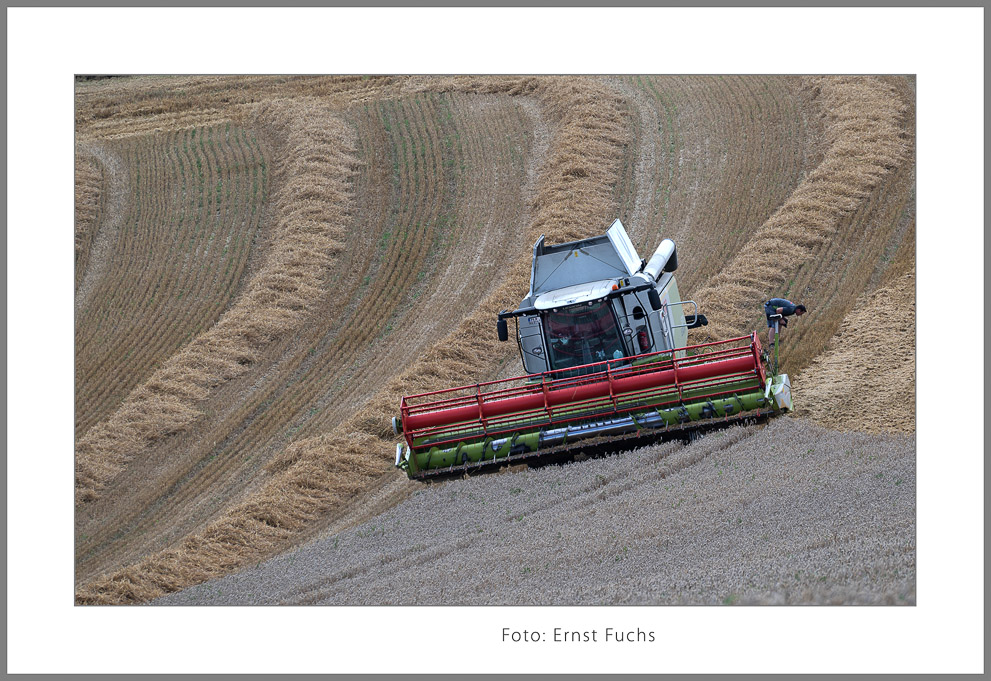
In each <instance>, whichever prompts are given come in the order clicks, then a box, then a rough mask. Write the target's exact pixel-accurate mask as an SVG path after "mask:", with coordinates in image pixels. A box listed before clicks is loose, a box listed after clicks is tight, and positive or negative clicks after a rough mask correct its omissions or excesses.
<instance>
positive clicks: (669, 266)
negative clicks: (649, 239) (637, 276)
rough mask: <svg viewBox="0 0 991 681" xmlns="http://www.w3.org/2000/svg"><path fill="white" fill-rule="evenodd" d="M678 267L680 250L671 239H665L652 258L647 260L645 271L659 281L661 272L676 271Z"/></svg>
mask: <svg viewBox="0 0 991 681" xmlns="http://www.w3.org/2000/svg"><path fill="white" fill-rule="evenodd" d="M676 269H678V251H677V250H676V249H675V246H674V242H673V241H671V239H665V240H664V241H662V242H661V245H660V246H658V247H657V250H656V251H654V255H652V256H650V260H648V261H647V265H646V267H644V268H643V272H644V274H646V275H648V276H649V277H650V278H651V279H653V280H654V281H657V280H658V278H659V277H660V276H661V272H674V271H675V270H676Z"/></svg>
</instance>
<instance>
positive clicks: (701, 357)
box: [402, 334, 755, 411]
mask: <svg viewBox="0 0 991 681" xmlns="http://www.w3.org/2000/svg"><path fill="white" fill-rule="evenodd" d="M754 337H755V335H754V334H751V335H750V336H740V337H738V338H729V339H726V340H719V341H711V342H709V343H699V344H697V345H686V346H685V347H683V348H676V349H675V350H662V351H657V352H648V353H644V354H642V355H634V356H632V357H622V358H620V359H607V360H602V361H599V362H592V363H590V364H582V365H579V366H575V367H569V368H567V369H555V370H552V371H545V372H543V373H541V374H523V375H521V376H514V377H511V378H499V379H495V380H492V381H480V382H478V383H470V384H468V385H462V386H457V387H454V388H444V389H442V390H432V391H429V392H424V393H417V394H413V395H407V396H405V397H403V399H402V404H403V406H408V407H409V409H410V410H416V411H420V410H422V408H425V407H430V411H434V410H436V409H437V408H438V407H441V406H443V405H446V404H448V403H450V404H464V398H465V396H460V397H452V398H448V399H442V400H434V401H430V402H421V403H419V404H410V401H411V400H415V399H418V398H421V397H431V396H434V395H445V394H450V393H456V392H461V391H466V390H467V391H472V400H474V397H473V395H474V394H475V393H476V392H478V391H480V390H481V388H482V387H483V386H490V385H499V384H505V383H511V382H513V381H520V380H526V379H529V378H531V376H541V384H543V383H544V382H546V381H548V380H549V381H550V382H551V385H552V388H555V387H557V386H562V385H565V384H566V382H567V381H573V380H576V379H578V380H580V379H591V380H592V381H596V382H597V380H601V378H599V379H596V376H597V375H598V374H601V373H604V372H603V371H602V370H600V371H596V372H587V373H583V374H580V375H576V376H567V377H563V378H554V377H553V375H554V374H559V373H564V372H566V371H568V372H572V371H580V370H584V369H588V368H590V367H599V366H602V365H606V366H607V369H606V371H608V370H609V369H608V367H609V365H610V364H623V365H624V366H622V367H619V369H617V370H627V371H631V372H643V371H657V369H658V368H660V367H663V366H665V365H668V364H670V365H673V367H674V368H676V369H677V368H682V367H686V366H696V365H697V364H706V363H709V362H713V361H718V360H721V359H726V357H725V355H731V356H737V355H738V356H741V357H742V356H745V355H748V354H751V348H750V347H747V348H741V347H736V348H727V349H720V350H719V351H717V352H713V353H707V354H696V355H689V356H686V357H675V356H674V355H675V353H676V352H683V351H687V350H693V349H695V348H705V347H712V346H716V345H726V344H728V343H734V342H739V341H742V340H751V341H752V340H753V339H754ZM659 355H667V356H669V357H667V358H666V359H665V360H664V362H663V363H661V362H643V363H641V364H637V365H633V364H632V363H631V362H632V361H633V360H642V359H649V358H652V357H657V356H659ZM669 368H670V367H669ZM535 385H537V383H536V382H533V383H531V384H529V385H522V386H517V387H515V388H504V389H502V390H498V391H489V392H486V393H485V394H486V395H495V394H502V393H503V392H504V391H505V392H506V393H508V392H509V391H519V392H521V393H524V392H529V391H530V389H532V388H533V387H534V386H535ZM505 396H509V395H508V394H507V395H505Z"/></svg>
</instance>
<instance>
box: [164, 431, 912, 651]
mask: <svg viewBox="0 0 991 681" xmlns="http://www.w3.org/2000/svg"><path fill="white" fill-rule="evenodd" d="M915 470H916V467H915V440H914V438H913V437H906V436H897V437H890V436H889V437H879V436H875V435H866V434H864V433H839V432H835V431H830V430H826V429H824V428H822V427H820V426H817V425H816V424H814V423H811V422H809V421H805V420H801V419H795V418H787V417H786V418H781V419H777V420H775V421H773V422H772V423H771V424H770V425H768V426H767V427H766V428H755V427H749V428H740V427H737V428H733V429H731V430H727V431H723V432H721V433H714V434H711V435H707V436H706V437H704V438H701V439H700V440H697V441H695V442H693V443H692V444H690V445H688V446H682V445H679V444H675V443H668V444H664V445H659V446H654V447H647V448H643V449H639V450H636V451H633V452H626V453H624V454H619V455H617V456H612V457H607V458H603V459H594V460H590V461H583V462H576V463H573V464H568V465H564V466H547V467H543V468H539V469H534V470H523V471H521V472H519V473H515V474H506V475H487V476H478V477H472V478H469V479H467V480H453V481H450V482H448V483H444V484H437V485H429V486H425V487H420V488H418V489H417V490H416V491H415V492H414V493H413V496H412V497H411V498H409V499H408V500H406V501H404V502H402V503H401V504H399V505H398V506H396V507H394V508H392V509H390V510H389V511H388V512H387V513H385V514H383V515H380V516H378V517H376V518H372V519H370V520H368V521H367V522H365V523H363V524H362V525H358V526H356V527H352V528H350V529H347V530H344V531H343V532H339V533H336V534H335V535H332V536H331V535H327V536H323V537H320V538H318V539H316V540H315V541H313V542H310V543H308V544H306V545H304V546H300V547H298V548H296V549H295V550H293V551H292V552H289V553H286V554H284V555H281V556H278V557H276V558H274V559H272V560H270V561H268V562H266V563H263V564H261V565H259V566H257V567H256V566H251V567H250V568H248V569H246V570H245V571H243V572H241V573H238V574H235V575H231V576H229V577H226V578H224V579H221V580H216V581H212V582H209V583H208V584H203V585H199V586H196V587H192V588H190V589H187V590H185V591H183V592H181V593H177V594H172V595H170V596H167V597H165V598H162V599H160V600H158V601H156V603H155V604H156V605H158V604H160V605H247V604H252V605H261V604H285V605H289V604H291V605H310V604H327V605H330V604H337V605H345V604H348V605H359V604H360V605H413V604H417V605H619V604H623V605H633V604H706V605H721V604H726V605H730V604H758V603H766V604H799V603H808V604H830V605H838V604H854V603H856V604H913V603H914V602H915V593H916V584H915V583H916V567H915V566H916V541H915V539H916V538H915V511H916V504H915ZM600 635H601V632H600Z"/></svg>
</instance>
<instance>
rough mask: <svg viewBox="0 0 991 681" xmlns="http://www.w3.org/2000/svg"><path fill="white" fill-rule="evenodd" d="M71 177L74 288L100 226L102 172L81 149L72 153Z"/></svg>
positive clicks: (83, 270) (98, 165)
mask: <svg viewBox="0 0 991 681" xmlns="http://www.w3.org/2000/svg"><path fill="white" fill-rule="evenodd" d="M75 178H76V179H75V205H76V217H75V222H76V224H75V228H76V240H75V246H76V248H75V250H76V256H75V260H76V288H77V289H78V288H79V284H80V282H81V281H82V278H83V274H84V273H85V272H86V267H87V265H88V264H89V255H90V247H91V245H92V243H93V234H94V232H95V231H96V229H97V226H98V225H99V224H100V213H101V212H102V210H103V169H102V168H101V167H100V164H99V163H98V162H97V160H96V159H95V158H94V157H93V155H92V154H90V153H87V152H86V151H85V150H83V149H77V150H76V173H75Z"/></svg>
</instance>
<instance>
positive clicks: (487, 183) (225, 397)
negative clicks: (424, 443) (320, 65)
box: [77, 92, 528, 576]
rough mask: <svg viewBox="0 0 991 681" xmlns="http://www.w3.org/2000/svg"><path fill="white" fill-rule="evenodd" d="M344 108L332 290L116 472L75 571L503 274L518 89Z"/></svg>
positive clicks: (352, 401) (299, 430)
mask: <svg viewBox="0 0 991 681" xmlns="http://www.w3.org/2000/svg"><path fill="white" fill-rule="evenodd" d="M480 100H489V101H486V102H485V104H484V106H482V105H480ZM345 115H346V116H347V117H348V119H349V121H350V122H351V123H352V124H353V126H354V128H355V130H356V132H357V141H358V154H359V156H360V158H361V159H362V164H361V167H360V169H359V172H358V174H357V176H356V178H355V187H356V194H357V195H358V197H359V198H358V202H357V205H356V208H355V218H354V220H355V223H356V224H360V225H361V226H362V229H361V230H360V231H356V232H353V233H352V234H351V235H350V238H349V242H348V258H347V259H346V260H344V259H342V260H341V261H340V262H338V263H336V264H335V266H334V267H333V268H332V269H331V271H330V273H329V276H328V284H327V285H328V287H329V288H330V292H329V293H328V294H327V295H325V296H324V299H323V300H322V301H321V302H319V303H316V304H315V307H314V312H313V314H312V315H310V316H309V317H308V320H307V323H306V324H305V325H304V326H302V327H301V328H300V329H299V330H298V331H297V332H295V333H294V334H292V337H291V339H288V338H287V339H286V341H285V342H284V343H280V344H279V346H278V347H276V348H273V350H272V351H269V352H267V353H266V357H267V358H268V359H262V360H260V361H259V362H258V363H257V364H256V367H255V368H254V369H253V370H252V372H251V375H250V376H248V377H246V378H245V379H243V380H239V381H233V382H232V383H231V386H230V387H229V388H225V389H224V390H223V391H220V392H217V393H216V394H215V395H214V396H211V397H210V398H209V399H208V400H206V401H205V402H204V403H203V404H202V405H201V409H202V410H203V411H204V412H206V414H207V416H206V418H203V419H201V420H200V421H198V422H197V423H196V424H195V426H194V427H192V428H190V429H189V430H188V431H187V432H186V433H184V434H183V436H182V437H181V438H169V439H168V440H166V441H163V442H162V443H161V444H160V445H158V446H157V447H156V449H155V450H154V451H153V452H152V454H151V458H152V459H158V458H161V459H162V460H163V461H164V462H167V463H163V464H162V465H158V466H155V467H153V468H152V467H148V466H136V467H131V468H129V470H128V471H127V472H126V473H125V474H123V475H121V476H119V477H118V478H116V479H115V480H114V482H113V485H114V489H126V490H128V492H127V494H128V503H127V504H120V503H116V504H112V505H111V504H110V503H109V501H110V500H109V498H108V500H107V503H101V504H100V505H99V507H94V508H93V509H92V510H91V511H88V512H87V516H88V515H90V513H92V517H93V521H92V522H91V521H89V520H86V521H85V522H84V523H83V524H82V525H81V526H80V527H79V533H80V536H83V535H85V536H86V540H85V541H81V542H80V543H79V545H78V551H79V552H80V561H79V563H78V564H77V569H78V572H79V573H81V574H82V575H84V576H85V575H93V574H99V572H100V571H102V570H106V569H108V568H109V567H113V566H114V565H120V564H121V563H124V564H126V562H127V561H128V560H131V559H134V558H135V557H136V556H140V555H142V554H147V553H148V552H150V551H152V550H157V549H159V548H161V547H162V542H163V541H165V540H164V539H163V537H162V536H161V535H163V533H164V534H167V535H168V536H169V537H172V536H173V533H174V532H175V531H176V530H177V529H178V528H184V529H185V531H187V532H188V531H192V530H194V529H196V527H197V526H198V525H202V523H204V522H205V521H207V520H209V519H210V518H211V515H213V514H216V513H219V512H220V511H221V510H222V508H223V505H224V504H225V503H230V499H231V498H237V496H238V495H240V494H242V493H243V491H244V488H245V487H250V486H251V485H252V483H253V481H254V480H256V479H257V478H258V477H259V476H260V475H263V473H262V471H261V470H260V468H261V467H262V466H263V465H264V464H265V463H266V462H267V461H268V460H269V459H270V458H271V457H272V456H273V455H275V454H277V453H279V452H281V451H282V450H284V449H285V447H286V446H287V445H288V444H289V443H290V442H291V441H293V440H298V439H303V438H307V437H311V436H313V435H317V434H320V433H323V432H326V431H327V430H329V429H331V428H333V427H334V426H336V425H337V424H338V423H340V422H341V421H343V420H345V419H347V418H348V417H349V416H351V415H352V414H353V413H354V412H355V411H357V410H359V409H361V408H362V405H363V404H364V402H365V400H367V399H368V397H369V396H370V395H372V394H374V390H375V389H377V387H378V386H381V385H383V384H385V383H386V382H387V381H388V380H389V378H391V377H392V376H394V375H395V374H397V373H399V372H400V371H402V369H403V367H404V366H405V365H406V364H407V363H408V361H409V357H410V356H413V355H415V354H416V353H417V352H419V351H420V350H421V349H422V348H425V347H428V346H429V345H431V344H432V343H433V342H435V341H436V340H437V338H439V337H442V336H443V335H445V334H446V333H447V332H448V330H449V328H450V326H449V325H450V323H451V322H450V320H452V319H453V320H459V319H461V318H463V317H464V315H466V314H467V313H468V312H470V311H471V310H472V309H473V308H474V306H475V304H476V303H477V301H478V300H479V299H481V298H484V297H485V295H486V294H487V293H488V292H489V291H490V290H492V289H493V288H494V287H495V286H497V285H498V283H499V281H500V278H499V275H500V272H501V271H500V269H499V268H498V266H497V265H496V264H495V263H498V262H499V261H500V260H502V259H503V258H504V257H505V254H506V253H507V252H517V251H519V252H521V251H522V250H524V248H525V246H524V245H523V243H522V240H521V239H520V238H519V236H520V233H521V232H522V231H523V229H524V227H525V224H526V222H527V221H528V220H527V218H526V216H525V212H524V211H525V203H522V202H520V201H519V193H520V187H521V186H522V185H523V184H524V183H525V165H526V164H525V161H526V158H525V156H526V155H527V154H525V153H524V151H523V150H522V148H521V144H522V141H523V140H525V139H526V134H527V133H526V129H525V127H523V126H524V119H523V116H522V114H521V111H520V109H519V107H518V106H517V103H516V102H515V101H514V100H512V99H509V98H498V97H496V96H488V97H482V96H477V95H473V96H470V97H467V96H465V95H460V94H458V93H433V92H428V93H420V94H414V95H412V96H410V97H408V98H403V99H402V100H385V101H382V102H378V103H375V104H374V105H372V104H369V105H367V106H362V107H358V108H356V109H353V110H351V111H349V112H345ZM403 140H405V141H406V149H405V151H404V149H403V145H402V142H403ZM487 264H488V265H489V266H490V268H491V269H490V270H489V271H486V265H487ZM272 357H278V360H277V361H272V360H271V358H272ZM268 361H272V363H271V366H270V368H269V366H268V363H267V362H268ZM251 376H255V377H256V378H255V379H254V380H250V377H251ZM249 380H250V387H249V386H248V382H249ZM238 385H241V386H242V387H241V388H240V389H238V388H237V386H238ZM355 386H359V389H358V390H356V389H355ZM361 386H367V389H363V388H360V387H361Z"/></svg>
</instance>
